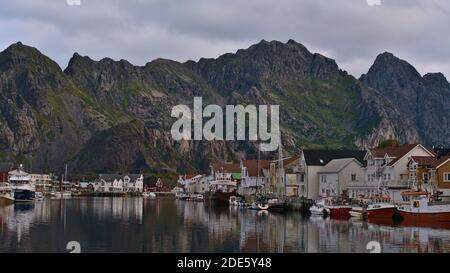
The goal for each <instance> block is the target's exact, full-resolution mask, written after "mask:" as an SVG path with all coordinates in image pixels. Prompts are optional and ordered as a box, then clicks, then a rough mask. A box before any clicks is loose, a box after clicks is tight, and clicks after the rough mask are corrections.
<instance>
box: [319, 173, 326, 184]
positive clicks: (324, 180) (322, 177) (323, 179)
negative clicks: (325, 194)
mask: <svg viewBox="0 0 450 273" xmlns="http://www.w3.org/2000/svg"><path fill="white" fill-rule="evenodd" d="M320 179H321V182H322V183H327V176H326V175H322V176H321V177H320Z"/></svg>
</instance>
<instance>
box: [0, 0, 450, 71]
mask: <svg viewBox="0 0 450 273" xmlns="http://www.w3.org/2000/svg"><path fill="white" fill-rule="evenodd" d="M81 1H82V5H81V6H68V5H67V4H66V1H65V0H51V1H49V0H35V1H31V0H28V1H27V0H6V1H2V2H1V3H0V25H1V26H2V27H1V28H0V37H2V38H1V39H0V47H2V48H5V47H6V46H8V45H9V44H11V43H13V42H16V41H18V40H20V41H22V42H24V43H27V44H30V45H33V46H35V47H37V48H39V49H40V50H41V51H43V52H44V53H45V54H47V55H48V56H50V57H51V58H53V59H55V60H56V61H57V62H58V63H60V65H61V66H62V67H65V65H66V64H67V62H68V60H69V58H70V57H71V55H72V53H73V52H75V51H77V52H79V53H80V54H83V55H89V56H91V57H92V58H95V59H100V58H103V57H111V58H113V59H127V60H129V61H130V62H132V63H134V64H139V65H142V64H145V63H146V62H148V61H150V60H152V59H155V58H158V57H163V58H169V59H175V60H178V61H186V60H189V59H194V60H196V59H198V58H200V57H217V56H219V55H221V54H224V53H227V52H234V51H236V50H237V49H239V48H246V47H248V46H250V45H251V44H253V43H256V42H258V41H259V40H261V39H266V40H281V41H284V42H285V41H287V40H288V39H290V38H292V39H294V40H296V41H298V42H300V43H303V44H304V45H305V46H307V47H308V48H309V49H310V50H312V51H315V52H319V53H322V54H324V55H327V56H329V57H331V58H334V59H336V61H337V62H338V64H339V65H340V66H341V67H342V68H343V69H346V70H348V71H349V72H350V73H352V74H354V75H355V76H357V77H358V76H359V75H360V74H361V73H364V72H366V71H367V69H368V68H369V66H370V65H371V64H372V62H373V60H374V58H375V57H376V55H377V54H379V53H381V52H384V51H391V52H393V53H394V54H395V55H397V56H399V57H401V58H403V59H406V60H407V61H409V62H411V63H412V64H413V65H414V66H416V68H417V69H418V70H419V72H420V73H422V74H424V73H426V72H428V71H442V72H443V73H444V74H446V75H450V51H449V50H448V49H449V48H450V39H448V38H447V35H446V33H447V32H448V30H447V28H448V26H449V25H450V16H449V15H450V2H449V1H447V0H382V2H383V5H381V6H377V7H372V6H368V5H367V4H366V1H365V0H278V1H273V0H245V1H242V0H217V1H213V0H189V1H187V0H150V1H143V0H130V1H125V0H122V1H120V0H81Z"/></svg>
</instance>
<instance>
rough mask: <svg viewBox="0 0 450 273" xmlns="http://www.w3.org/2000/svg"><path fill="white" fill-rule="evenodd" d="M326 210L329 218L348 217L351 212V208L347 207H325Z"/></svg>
mask: <svg viewBox="0 0 450 273" xmlns="http://www.w3.org/2000/svg"><path fill="white" fill-rule="evenodd" d="M326 208H327V209H329V210H330V217H333V218H340V217H347V216H350V211H351V210H352V206H348V205H335V206H326Z"/></svg>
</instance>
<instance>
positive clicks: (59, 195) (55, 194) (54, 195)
mask: <svg viewBox="0 0 450 273" xmlns="http://www.w3.org/2000/svg"><path fill="white" fill-rule="evenodd" d="M50 196H51V197H52V198H53V199H67V198H71V197H72V193H71V192H60V191H56V192H51V193H50Z"/></svg>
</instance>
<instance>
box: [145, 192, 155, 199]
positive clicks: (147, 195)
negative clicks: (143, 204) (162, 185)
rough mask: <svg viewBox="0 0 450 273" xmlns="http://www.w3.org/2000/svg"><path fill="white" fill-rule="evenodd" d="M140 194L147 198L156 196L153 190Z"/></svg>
mask: <svg viewBox="0 0 450 273" xmlns="http://www.w3.org/2000/svg"><path fill="white" fill-rule="evenodd" d="M142 196H143V197H144V198H149V199H155V198H156V194H155V193H154V192H143V193H142Z"/></svg>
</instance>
